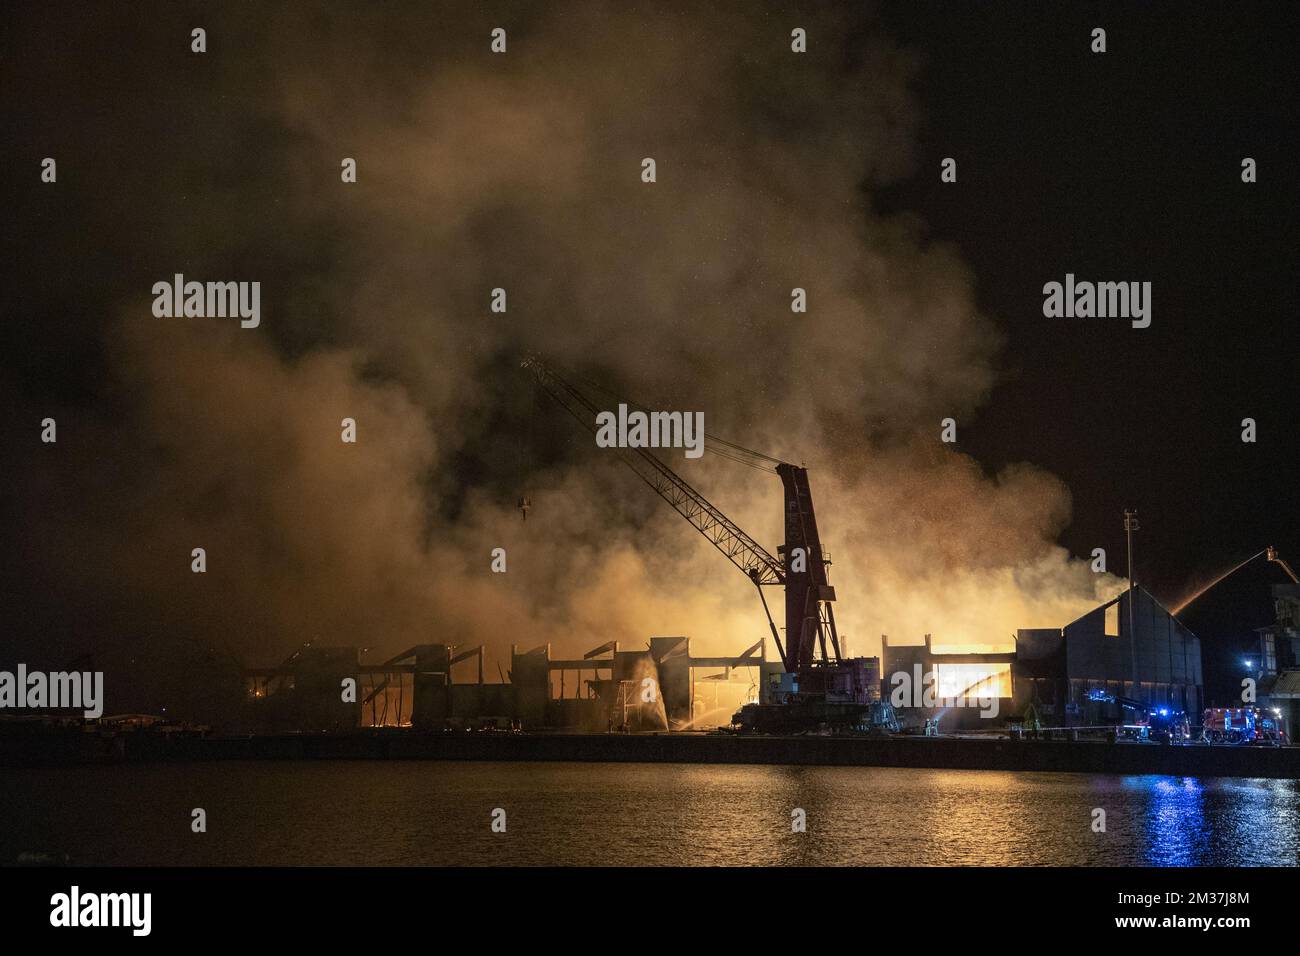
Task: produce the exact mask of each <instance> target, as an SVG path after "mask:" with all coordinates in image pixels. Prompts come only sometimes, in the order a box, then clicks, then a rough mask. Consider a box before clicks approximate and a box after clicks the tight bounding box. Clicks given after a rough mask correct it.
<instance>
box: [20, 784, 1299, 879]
mask: <svg viewBox="0 0 1300 956" xmlns="http://www.w3.org/2000/svg"><path fill="white" fill-rule="evenodd" d="M194 807H203V808H204V809H205V810H206V811H207V817H208V832H207V833H206V834H202V835H197V834H192V833H191V832H190V811H191V809H192V808H194ZM497 807H500V808H503V809H505V811H506V820H507V831H506V833H504V834H494V833H492V832H491V829H490V826H489V824H490V818H491V814H492V811H493V809H495V808H497ZM795 807H800V808H802V809H803V810H805V811H806V812H807V820H808V830H807V832H806V833H802V834H796V833H792V832H791V827H790V811H791V810H792V809H793V808H795ZM1094 808H1101V809H1104V810H1105V811H1106V832H1105V833H1096V832H1094V831H1093V828H1092V822H1093V809H1094ZM0 819H2V820H4V821H5V823H6V826H5V827H0V864H11V863H13V862H14V860H15V859H16V857H17V855H18V853H20V852H22V851H39V852H53V853H64V852H66V853H68V854H69V855H70V856H71V858H72V862H74V863H105V864H169V865H194V864H222V865H230V864H254V865H274V864H307V865H312V864H328V865H349V864H373V865H385V864H453V865H490V864H516V865H520V864H522V865H533V864H583V865H586V864H630V865H637V864H657V865H677V864H713V865H718V864H736V865H747V864H760V865H819V866H824V865H900V866H915V865H922V866H943V865H992V866H1014V865H1154V866H1187V865H1205V864H1211V865H1229V866H1231V865H1260V864H1273V865H1292V866H1294V865H1297V863H1300V784H1297V782H1296V781H1291V780H1244V779H1205V780H1197V779H1193V778H1183V777H1152V776H1131V777H1120V776H1102V775H1090V774H1055V773H1004V772H1001V771H965V770H904V769H877V768H870V767H779V766H778V767H766V766H720V765H695V764H576V763H575V764H562V763H535V764H527V763H438V762H409V763H396V762H394V763H384V762H369V761H357V762H297V763H292V762H291V763H273V762H250V763H211V764H189V765H158V766H120V767H95V768H85V767H83V768H58V769H42V770H17V771H7V772H6V773H5V774H0Z"/></svg>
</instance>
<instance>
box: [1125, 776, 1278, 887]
mask: <svg viewBox="0 0 1300 956" xmlns="http://www.w3.org/2000/svg"><path fill="white" fill-rule="evenodd" d="M1122 780H1123V787H1124V789H1125V790H1126V791H1128V792H1130V793H1131V794H1132V795H1133V796H1135V797H1136V798H1138V800H1140V801H1144V812H1143V813H1142V817H1141V828H1140V834H1141V840H1142V842H1141V862H1142V863H1144V864H1146V865H1149V866H1206V865H1216V864H1218V865H1222V864H1223V863H1229V864H1231V865H1238V866H1258V865H1296V863H1297V862H1300V858H1298V857H1297V851H1296V849H1295V835H1296V833H1297V832H1300V792H1298V791H1300V785H1298V784H1297V782H1296V781H1293V780H1262V779H1241V778H1212V779H1207V780H1199V779H1197V778H1195V777H1154V776H1148V777H1139V776H1133V777H1124V778H1122Z"/></svg>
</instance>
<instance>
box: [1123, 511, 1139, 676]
mask: <svg viewBox="0 0 1300 956" xmlns="http://www.w3.org/2000/svg"><path fill="white" fill-rule="evenodd" d="M1137 530H1138V521H1137V511H1129V510H1128V509H1127V508H1126V509H1124V536H1125V537H1126V538H1127V539H1128V647H1129V652H1130V655H1131V658H1132V664H1133V696H1134V697H1135V698H1137V693H1138V678H1137V670H1138V665H1137V633H1136V632H1135V631H1134V629H1133V532H1134V531H1137Z"/></svg>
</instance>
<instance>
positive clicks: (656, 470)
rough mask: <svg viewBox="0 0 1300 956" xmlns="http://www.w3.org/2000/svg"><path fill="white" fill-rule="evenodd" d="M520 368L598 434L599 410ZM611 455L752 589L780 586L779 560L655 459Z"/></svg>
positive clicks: (537, 366) (560, 382) (543, 374)
mask: <svg viewBox="0 0 1300 956" xmlns="http://www.w3.org/2000/svg"><path fill="white" fill-rule="evenodd" d="M523 366H524V368H526V369H529V370H530V371H531V372H532V373H533V375H534V376H535V377H536V378H537V381H538V383H539V384H540V385H541V386H542V388H544V389H545V390H546V392H547V394H549V395H550V396H551V397H552V398H554V399H555V400H556V401H557V402H559V403H560V404H561V405H562V406H564V408H565V409H567V410H568V412H569V414H571V415H572V416H573V417H574V418H576V419H577V420H578V421H580V422H582V424H583V425H585V426H586V427H587V429H588V430H589V431H591V432H593V433H596V432H598V431H599V429H598V428H597V426H596V416H597V415H598V414H599V413H600V409H599V408H597V406H596V405H595V404H594V403H592V401H591V400H590V399H588V398H587V396H586V395H584V394H583V393H582V392H580V391H578V389H577V388H575V387H574V386H573V385H572V384H570V383H569V382H567V381H566V380H565V379H564V378H562V377H561V376H560V375H559V374H557V373H556V372H555V371H554V370H553V369H551V368H549V367H548V366H546V365H545V364H543V363H542V362H541V361H540V360H538V359H536V358H532V357H530V358H527V359H525V360H524V362H523ZM615 450H616V451H617V452H618V455H619V457H620V458H621V459H622V460H623V462H624V463H625V464H626V465H627V466H628V467H629V468H631V469H632V470H633V471H634V472H636V473H637V476H638V477H640V478H641V480H642V481H644V482H645V483H646V484H647V485H649V486H650V487H651V488H653V489H654V491H655V493H656V494H657V495H659V497H661V498H663V499H664V501H666V502H668V503H669V504H670V505H672V507H673V509H674V510H675V511H676V512H677V513H678V514H680V515H681V516H682V517H683V518H685V519H686V520H687V521H689V522H690V523H691V525H692V526H693V527H694V528H695V529H696V530H697V531H699V532H700V534H702V535H704V537H706V538H708V539H709V541H710V542H711V543H712V544H713V546H714V547H715V548H717V549H718V550H719V551H721V552H722V553H723V555H725V556H726V558H727V560H728V561H730V562H731V563H732V564H734V565H735V566H736V567H738V568H740V570H742V571H744V572H745V574H746V575H747V576H748V577H749V579H750V580H751V581H753V582H754V583H755V584H758V585H780V584H784V583H785V571H784V570H783V568H782V567H781V562H780V561H778V560H777V559H776V558H775V557H773V556H772V555H771V554H770V553H768V551H767V549H766V548H764V547H763V546H762V545H761V544H759V543H758V542H757V541H755V540H754V539H753V538H751V537H750V536H749V535H748V534H746V533H745V532H744V531H743V530H742V529H741V528H740V527H739V526H738V525H736V523H735V522H733V521H732V520H731V519H730V518H728V517H727V516H726V515H725V514H723V513H722V512H721V511H719V510H718V509H717V508H716V507H714V506H713V505H712V504H710V502H709V500H708V499H707V498H705V497H704V495H702V494H700V493H699V492H698V491H696V490H695V489H694V488H692V487H691V486H690V484H689V483H687V482H686V481H685V480H684V479H682V477H681V476H680V475H678V474H677V473H676V472H674V471H673V470H672V469H671V468H669V467H668V466H667V465H665V464H664V463H663V462H662V461H660V460H659V459H658V458H657V457H656V456H654V455H652V454H650V452H648V451H646V450H645V449H644V448H618V449H615Z"/></svg>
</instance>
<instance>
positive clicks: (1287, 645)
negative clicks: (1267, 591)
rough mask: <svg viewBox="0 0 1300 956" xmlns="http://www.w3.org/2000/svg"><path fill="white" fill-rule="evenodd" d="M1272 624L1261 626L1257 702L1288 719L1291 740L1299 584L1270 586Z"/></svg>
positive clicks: (1299, 714)
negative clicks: (1271, 594) (1273, 615)
mask: <svg viewBox="0 0 1300 956" xmlns="http://www.w3.org/2000/svg"><path fill="white" fill-rule="evenodd" d="M1273 609H1274V613H1275V623H1273V624H1270V625H1269V626H1268V627H1261V628H1258V629H1257V630H1256V632H1255V633H1257V634H1258V635H1259V655H1258V660H1257V661H1253V662H1252V664H1254V665H1255V666H1253V667H1251V668H1250V669H1251V671H1252V672H1253V673H1254V675H1255V681H1256V692H1257V699H1258V703H1259V705H1260V706H1261V707H1267V708H1269V709H1272V710H1276V711H1278V714H1279V716H1281V717H1283V718H1285V719H1286V721H1287V728H1286V730H1287V737H1288V739H1294V734H1295V730H1296V726H1297V723H1296V721H1297V719H1300V584H1293V583H1292V582H1290V581H1288V582H1286V583H1285V584H1274V585H1273Z"/></svg>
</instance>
